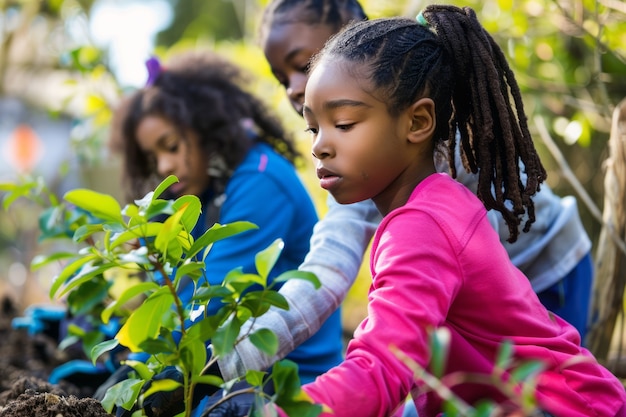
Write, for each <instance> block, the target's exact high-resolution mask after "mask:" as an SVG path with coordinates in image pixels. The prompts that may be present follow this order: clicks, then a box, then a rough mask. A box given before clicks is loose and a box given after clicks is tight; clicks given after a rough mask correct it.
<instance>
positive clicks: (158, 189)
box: [151, 175, 178, 201]
mask: <svg viewBox="0 0 626 417" xmlns="http://www.w3.org/2000/svg"><path fill="white" fill-rule="evenodd" d="M177 182H178V178H177V177H176V176H175V175H168V177H167V178H165V179H164V180H163V181H161V183H160V184H159V185H158V186H157V187H156V188H155V190H154V193H152V198H151V199H152V201H154V200H156V199H157V198H159V197H160V196H161V194H163V191H165V190H167V189H168V188H169V186H170V185H172V184H174V183H177Z"/></svg>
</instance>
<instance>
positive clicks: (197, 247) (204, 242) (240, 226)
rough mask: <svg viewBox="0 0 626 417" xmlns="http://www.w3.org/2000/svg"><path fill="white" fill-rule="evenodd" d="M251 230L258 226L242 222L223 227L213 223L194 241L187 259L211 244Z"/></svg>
mask: <svg viewBox="0 0 626 417" xmlns="http://www.w3.org/2000/svg"><path fill="white" fill-rule="evenodd" d="M252 229H258V226H257V225H255V224H254V223H250V222H244V221H239V222H233V223H228V224H224V225H222V224H219V223H215V224H214V225H213V226H211V227H210V228H209V229H208V230H207V231H206V232H204V234H203V235H202V236H200V237H199V238H198V239H196V241H195V242H194V243H193V245H192V246H191V249H189V251H188V253H187V256H188V257H189V258H193V257H194V256H196V255H197V254H198V252H200V251H201V250H202V249H204V248H205V247H207V246H209V245H210V244H211V243H215V242H217V241H219V240H222V239H226V238H227V237H231V236H234V235H237V234H239V233H243V232H246V231H248V230H252Z"/></svg>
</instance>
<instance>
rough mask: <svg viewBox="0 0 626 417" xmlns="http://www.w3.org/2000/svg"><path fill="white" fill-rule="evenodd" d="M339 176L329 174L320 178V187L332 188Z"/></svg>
mask: <svg viewBox="0 0 626 417" xmlns="http://www.w3.org/2000/svg"><path fill="white" fill-rule="evenodd" d="M340 179H341V178H340V177H338V176H336V175H329V176H327V177H322V178H320V187H322V188H323V189H325V190H330V189H331V188H334V187H335V185H336V184H337V183H338V182H339V180H340Z"/></svg>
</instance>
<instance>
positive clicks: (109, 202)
mask: <svg viewBox="0 0 626 417" xmlns="http://www.w3.org/2000/svg"><path fill="white" fill-rule="evenodd" d="M63 198H64V199H65V200H66V201H67V202H69V203H71V204H73V205H75V206H76V207H80V208H82V209H83V210H85V211H87V212H89V213H91V214H92V215H93V216H95V217H98V218H100V219H104V220H110V221H113V222H118V223H123V222H124V219H123V218H122V213H121V211H122V209H121V207H120V204H119V203H118V202H117V200H116V199H115V198H113V197H111V196H110V195H107V194H102V193H98V192H96V191H92V190H87V189H76V190H71V191H68V192H67V193H65V195H64V196H63Z"/></svg>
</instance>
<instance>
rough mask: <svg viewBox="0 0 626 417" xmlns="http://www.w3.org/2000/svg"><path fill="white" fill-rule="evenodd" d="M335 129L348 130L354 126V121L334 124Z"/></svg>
mask: <svg viewBox="0 0 626 417" xmlns="http://www.w3.org/2000/svg"><path fill="white" fill-rule="evenodd" d="M335 127H336V128H337V129H339V130H350V129H352V128H353V127H354V123H346V124H342V125H336V126H335Z"/></svg>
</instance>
